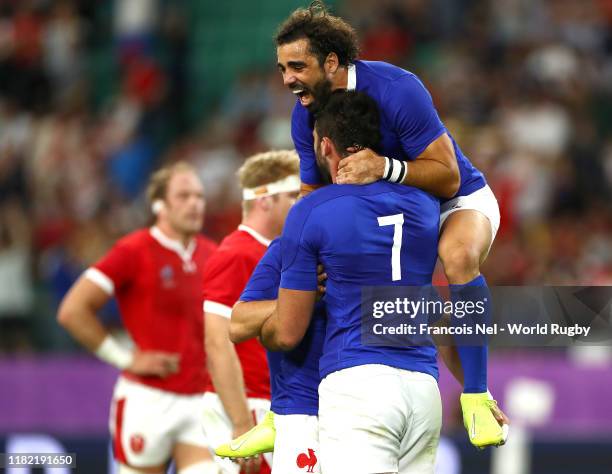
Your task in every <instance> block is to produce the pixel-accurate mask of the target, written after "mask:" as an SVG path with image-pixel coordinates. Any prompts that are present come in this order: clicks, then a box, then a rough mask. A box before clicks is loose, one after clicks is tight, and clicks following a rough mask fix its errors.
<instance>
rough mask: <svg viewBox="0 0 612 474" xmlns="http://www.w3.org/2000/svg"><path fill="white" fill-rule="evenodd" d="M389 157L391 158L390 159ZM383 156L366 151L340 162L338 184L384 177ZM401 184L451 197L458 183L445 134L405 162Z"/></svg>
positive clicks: (452, 151)
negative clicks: (405, 166) (405, 169)
mask: <svg viewBox="0 0 612 474" xmlns="http://www.w3.org/2000/svg"><path fill="white" fill-rule="evenodd" d="M391 158H392V157H391ZM385 162H386V160H385V157H383V156H380V155H378V154H377V153H375V152H374V151H372V150H371V149H369V148H366V149H364V150H360V151H357V152H356V153H354V154H353V155H351V156H349V157H347V158H345V159H344V160H342V161H341V162H340V166H339V168H338V177H337V182H338V184H368V183H372V182H374V181H377V180H379V179H382V178H383V175H384V171H385ZM407 166H408V171H407V173H406V176H405V178H404V181H403V184H405V185H408V186H414V187H416V188H420V189H422V190H424V191H427V192H429V193H431V194H433V195H434V196H438V197H442V198H450V197H453V196H454V195H455V194H456V193H457V191H458V189H459V184H460V182H461V178H460V176H459V168H458V166H457V159H456V157H455V151H454V149H453V143H452V141H451V140H450V138H449V136H448V135H447V134H446V133H445V134H443V135H441V136H440V137H438V138H437V139H435V140H434V141H433V142H431V143H430V144H429V146H428V147H427V148H426V149H425V151H423V153H421V154H420V155H419V156H418V157H417V158H416V159H415V160H414V161H411V162H409V163H407Z"/></svg>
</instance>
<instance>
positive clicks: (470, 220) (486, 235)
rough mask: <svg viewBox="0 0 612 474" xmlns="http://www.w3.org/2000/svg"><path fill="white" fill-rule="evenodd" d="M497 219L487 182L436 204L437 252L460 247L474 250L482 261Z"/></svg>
mask: <svg viewBox="0 0 612 474" xmlns="http://www.w3.org/2000/svg"><path fill="white" fill-rule="evenodd" d="M499 223H500V214H499V205H498V203H497V200H496V199H495V195H494V194H493V192H492V191H491V188H489V186H485V187H484V188H482V189H479V190H478V191H475V192H474V193H472V194H470V195H468V196H459V197H456V198H453V199H451V200H449V201H447V202H445V203H444V204H443V205H442V206H441V208H440V243H439V252H440V255H441V256H446V255H448V254H449V253H451V252H452V251H454V250H455V249H457V248H461V247H464V248H467V249H469V250H470V251H474V252H475V253H476V254H477V256H478V258H479V261H480V263H482V262H483V261H484V260H485V258H486V257H487V255H488V253H489V249H490V248H491V245H492V243H493V240H494V239H495V236H496V235H497V231H498V229H499Z"/></svg>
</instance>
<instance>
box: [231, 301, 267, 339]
mask: <svg viewBox="0 0 612 474" xmlns="http://www.w3.org/2000/svg"><path fill="white" fill-rule="evenodd" d="M275 308H276V300H267V301H238V303H236V305H234V308H233V309H232V317H231V319H230V327H229V337H230V340H231V341H232V342H233V343H235V344H237V343H239V342H244V341H246V340H248V339H252V338H254V337H257V336H259V333H260V332H261V327H262V326H263V324H264V323H265V322H266V320H267V319H268V318H269V317H270V315H271V314H272V313H273V312H274V309H275Z"/></svg>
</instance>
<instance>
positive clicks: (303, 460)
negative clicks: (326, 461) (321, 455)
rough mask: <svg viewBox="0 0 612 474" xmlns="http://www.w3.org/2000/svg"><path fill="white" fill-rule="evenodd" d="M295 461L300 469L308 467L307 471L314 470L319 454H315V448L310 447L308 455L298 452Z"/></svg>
mask: <svg viewBox="0 0 612 474" xmlns="http://www.w3.org/2000/svg"><path fill="white" fill-rule="evenodd" d="M295 463H296V464H297V466H298V467H299V468H300V469H304V468H305V467H307V468H308V469H307V471H306V472H313V469H314V467H315V466H316V465H317V456H315V452H314V449H310V448H308V455H306V453H300V454H298V457H297V459H296V460H295Z"/></svg>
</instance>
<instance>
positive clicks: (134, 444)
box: [130, 434, 145, 454]
mask: <svg viewBox="0 0 612 474" xmlns="http://www.w3.org/2000/svg"><path fill="white" fill-rule="evenodd" d="M144 445H145V440H144V438H143V437H142V436H141V435H139V434H135V435H132V436H131V437H130V448H132V451H133V452H134V453H135V454H140V453H142V450H143V449H144Z"/></svg>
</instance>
